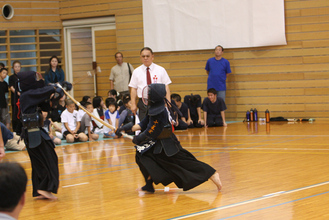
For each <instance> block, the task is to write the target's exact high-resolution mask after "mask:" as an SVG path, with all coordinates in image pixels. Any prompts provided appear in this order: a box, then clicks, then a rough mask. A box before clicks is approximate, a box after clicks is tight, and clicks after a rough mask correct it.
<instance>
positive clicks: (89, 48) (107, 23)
mask: <svg viewBox="0 0 329 220" xmlns="http://www.w3.org/2000/svg"><path fill="white" fill-rule="evenodd" d="M63 26H64V33H65V42H64V43H65V55H66V56H65V59H66V72H65V74H66V79H67V80H68V81H69V82H72V84H73V90H72V92H71V95H73V96H74V98H75V99H76V100H77V101H80V100H82V97H83V96H90V97H92V98H93V97H94V96H97V95H100V96H102V97H103V98H106V97H107V92H108V91H109V89H110V82H109V75H110V71H111V68H112V66H114V65H115V59H114V54H115V52H116V31H115V23H114V18H113V17H109V18H104V19H84V20H81V21H76V20H74V21H67V22H63Z"/></svg>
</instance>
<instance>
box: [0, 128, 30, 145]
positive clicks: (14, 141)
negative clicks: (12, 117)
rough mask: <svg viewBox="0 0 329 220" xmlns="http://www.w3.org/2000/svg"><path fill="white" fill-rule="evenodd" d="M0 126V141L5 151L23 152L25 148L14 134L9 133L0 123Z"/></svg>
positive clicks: (19, 138)
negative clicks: (0, 138) (0, 136)
mask: <svg viewBox="0 0 329 220" xmlns="http://www.w3.org/2000/svg"><path fill="white" fill-rule="evenodd" d="M0 125H1V133H2V141H3V144H4V148H5V149H6V150H25V149H26V146H25V143H24V141H23V139H21V137H20V136H18V135H17V134H16V133H15V132H14V133H13V132H11V131H10V130H9V129H8V128H7V127H6V126H5V125H4V124H3V123H1V122H0Z"/></svg>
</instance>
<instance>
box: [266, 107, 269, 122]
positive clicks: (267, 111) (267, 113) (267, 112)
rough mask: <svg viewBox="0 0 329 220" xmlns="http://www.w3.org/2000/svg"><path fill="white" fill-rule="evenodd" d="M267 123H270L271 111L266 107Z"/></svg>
mask: <svg viewBox="0 0 329 220" xmlns="http://www.w3.org/2000/svg"><path fill="white" fill-rule="evenodd" d="M265 118H266V123H270V111H269V110H268V109H266V111H265Z"/></svg>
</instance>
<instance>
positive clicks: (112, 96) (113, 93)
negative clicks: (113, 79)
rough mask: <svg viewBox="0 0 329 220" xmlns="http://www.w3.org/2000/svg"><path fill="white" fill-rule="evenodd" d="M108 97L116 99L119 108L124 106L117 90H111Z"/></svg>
mask: <svg viewBox="0 0 329 220" xmlns="http://www.w3.org/2000/svg"><path fill="white" fill-rule="evenodd" d="M107 97H108V98H114V99H115V101H116V102H117V104H118V107H121V106H122V105H123V101H122V100H121V98H122V97H121V95H120V94H119V93H118V92H117V91H116V90H115V89H111V90H110V91H109V92H108V93H107Z"/></svg>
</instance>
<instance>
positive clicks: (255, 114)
mask: <svg viewBox="0 0 329 220" xmlns="http://www.w3.org/2000/svg"><path fill="white" fill-rule="evenodd" d="M254 121H258V112H257V109H256V108H255V109H254Z"/></svg>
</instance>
